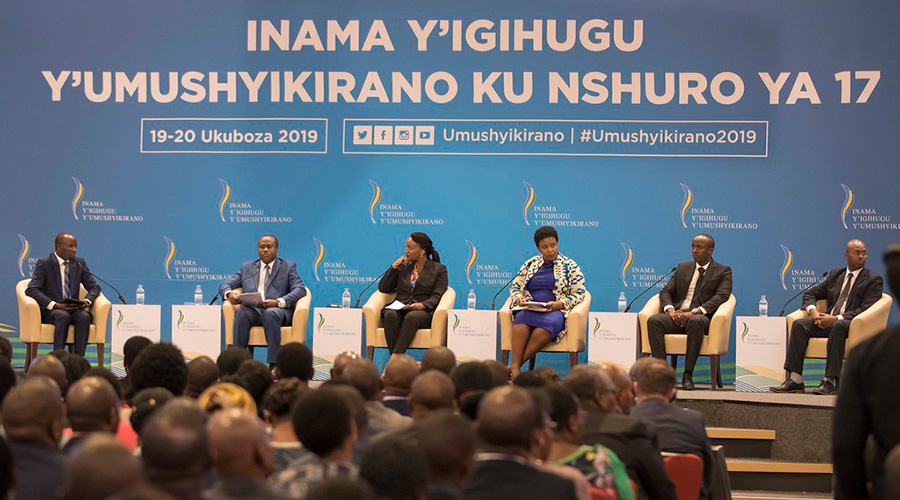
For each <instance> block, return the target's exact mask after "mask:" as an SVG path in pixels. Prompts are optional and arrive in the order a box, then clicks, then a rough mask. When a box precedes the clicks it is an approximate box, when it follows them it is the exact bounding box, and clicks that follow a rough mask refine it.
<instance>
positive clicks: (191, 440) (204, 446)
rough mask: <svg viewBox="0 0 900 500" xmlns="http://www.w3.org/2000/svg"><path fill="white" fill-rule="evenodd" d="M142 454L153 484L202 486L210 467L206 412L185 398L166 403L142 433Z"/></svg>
mask: <svg viewBox="0 0 900 500" xmlns="http://www.w3.org/2000/svg"><path fill="white" fill-rule="evenodd" d="M148 349H149V348H148ZM145 352H146V351H145ZM142 355H143V354H142ZM141 457H142V458H143V461H144V471H145V473H146V474H147V480H148V481H149V482H150V484H153V485H154V486H157V487H159V488H162V489H163V490H166V491H169V492H171V491H172V489H173V486H174V485H178V486H179V487H181V488H184V487H188V486H189V485H191V484H193V485H194V487H195V488H197V489H199V488H201V487H202V484H203V479H204V477H205V475H206V472H207V470H208V469H209V446H208V441H207V438H206V413H204V412H203V410H201V409H200V407H199V406H197V403H196V402H195V401H194V400H193V399H190V398H185V397H179V398H175V399H172V400H171V401H169V402H168V403H166V404H165V405H163V407H162V408H160V409H158V410H157V411H156V412H155V413H154V414H153V417H152V418H150V421H149V422H147V423H146V425H145V426H144V429H143V432H142V433H141ZM198 493H199V491H198Z"/></svg>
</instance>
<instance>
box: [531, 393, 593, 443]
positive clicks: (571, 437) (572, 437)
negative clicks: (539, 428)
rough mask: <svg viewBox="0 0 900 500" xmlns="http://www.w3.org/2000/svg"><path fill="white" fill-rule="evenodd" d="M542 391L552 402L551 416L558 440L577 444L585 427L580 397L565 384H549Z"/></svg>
mask: <svg viewBox="0 0 900 500" xmlns="http://www.w3.org/2000/svg"><path fill="white" fill-rule="evenodd" d="M541 390H542V391H543V392H544V394H545V395H546V396H547V399H548V400H549V402H550V412H549V414H550V420H552V421H553V423H554V424H555V429H554V431H555V436H556V438H557V439H561V440H562V441H565V442H569V443H573V444H574V443H577V441H578V437H579V436H580V435H581V429H582V425H583V422H582V419H581V415H580V414H581V404H580V403H579V401H578V397H577V396H576V395H575V393H574V392H572V390H571V389H569V388H568V387H566V386H565V385H563V384H549V385H547V386H546V387H543V388H541Z"/></svg>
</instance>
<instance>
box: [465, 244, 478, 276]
mask: <svg viewBox="0 0 900 500" xmlns="http://www.w3.org/2000/svg"><path fill="white" fill-rule="evenodd" d="M466 245H468V247H469V260H468V261H467V262H466V281H468V282H469V284H470V285H471V284H472V275H471V273H472V268H473V267H475V261H476V260H478V249H477V248H475V245H474V244H472V242H471V241H469V240H466Z"/></svg>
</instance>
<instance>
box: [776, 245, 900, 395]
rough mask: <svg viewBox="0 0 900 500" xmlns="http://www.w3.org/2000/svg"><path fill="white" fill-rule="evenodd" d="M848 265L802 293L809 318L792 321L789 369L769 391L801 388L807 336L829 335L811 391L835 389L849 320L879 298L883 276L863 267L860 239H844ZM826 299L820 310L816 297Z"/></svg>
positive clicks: (848, 332) (864, 246) (788, 352)
mask: <svg viewBox="0 0 900 500" xmlns="http://www.w3.org/2000/svg"><path fill="white" fill-rule="evenodd" d="M844 258H845V259H846V260H847V267H839V268H836V269H832V270H831V272H830V273H828V277H827V278H825V281H823V282H822V283H820V284H818V285H816V286H814V287H812V288H810V289H809V290H807V291H806V292H805V293H804V294H803V309H804V310H806V313H807V314H808V315H809V317H808V318H804V319H800V320H797V321H794V324H793V325H791V337H790V342H789V343H788V351H787V359H786V360H785V362H784V369H785V370H786V371H788V372H789V373H790V375H789V377H788V379H787V380H785V381H784V383H782V384H781V385H780V386H777V387H771V388H770V389H771V390H772V392H804V391H805V389H806V386H804V385H803V376H802V375H801V374H802V373H803V358H804V357H805V356H806V348H807V346H809V338H810V337H828V345H827V349H828V357H827V359H826V360H825V378H824V379H823V380H822V382H821V383H820V384H819V387H817V388H816V390H815V391H814V392H815V393H816V394H822V395H832V394H835V393H836V390H837V381H838V377H840V376H841V365H842V364H843V363H844V348H845V347H846V344H847V336H848V335H849V334H850V321H851V320H852V319H853V318H854V317H856V316H857V315H858V314H859V313H861V312H863V311H865V310H866V309H868V308H870V307H872V306H873V305H874V304H875V303H876V302H878V299H880V298H881V291H882V289H883V288H884V280H882V279H881V276H879V275H877V274H875V273H874V272H872V271H870V270H868V269H866V268H865V265H866V258H867V256H866V244H865V243H863V242H862V241H860V240H850V241H849V242H847V249H846V250H845V251H844ZM823 299H824V300H825V301H826V302H827V304H828V305H827V308H828V312H826V313H820V312H819V311H818V309H816V301H818V300H823Z"/></svg>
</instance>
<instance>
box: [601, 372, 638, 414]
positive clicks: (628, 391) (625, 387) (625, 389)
mask: <svg viewBox="0 0 900 500" xmlns="http://www.w3.org/2000/svg"><path fill="white" fill-rule="evenodd" d="M597 367H598V368H600V369H601V370H603V371H605V372H606V374H607V375H609V377H610V378H611V379H612V382H613V385H615V386H616V393H615V394H616V406H618V408H619V410H620V411H621V412H622V413H624V414H626V415H628V414H629V413H631V408H632V407H633V406H634V388H633V387H632V383H631V376H629V375H628V372H626V371H625V369H624V368H622V367H621V366H619V365H617V364H615V363H609V362H601V363H599V364H598V365H597Z"/></svg>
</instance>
